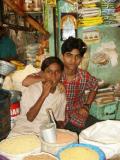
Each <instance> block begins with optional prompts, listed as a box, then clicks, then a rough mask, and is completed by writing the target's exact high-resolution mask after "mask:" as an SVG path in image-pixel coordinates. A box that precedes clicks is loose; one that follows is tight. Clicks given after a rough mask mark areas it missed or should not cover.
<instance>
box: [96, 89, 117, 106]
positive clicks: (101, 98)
mask: <svg viewBox="0 0 120 160" xmlns="http://www.w3.org/2000/svg"><path fill="white" fill-rule="evenodd" d="M114 101H115V96H114V90H113V88H112V87H109V88H105V89H98V93H97V94H96V97H95V102H96V104H106V103H110V102H114Z"/></svg>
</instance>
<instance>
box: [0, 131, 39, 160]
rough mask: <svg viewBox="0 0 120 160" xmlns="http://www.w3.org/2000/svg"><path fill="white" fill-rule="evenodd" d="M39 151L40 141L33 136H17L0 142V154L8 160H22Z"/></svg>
mask: <svg viewBox="0 0 120 160" xmlns="http://www.w3.org/2000/svg"><path fill="white" fill-rule="evenodd" d="M40 151H41V142H40V139H39V138H38V137H37V136H36V135H33V134H29V135H19V136H15V137H11V138H7V139H5V140H3V141H1V142H0V154H2V155H4V156H6V157H7V158H9V159H10V160H22V159H23V157H25V156H27V155H29V154H34V153H40Z"/></svg>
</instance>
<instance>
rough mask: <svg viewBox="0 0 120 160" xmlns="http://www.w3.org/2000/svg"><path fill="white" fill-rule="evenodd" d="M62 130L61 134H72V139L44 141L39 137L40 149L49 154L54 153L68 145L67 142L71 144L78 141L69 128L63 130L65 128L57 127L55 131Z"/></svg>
mask: <svg viewBox="0 0 120 160" xmlns="http://www.w3.org/2000/svg"><path fill="white" fill-rule="evenodd" d="M59 131H60V132H62V133H63V134H69V135H71V136H73V138H72V140H70V141H69V142H65V143H57V142H56V143H48V142H45V141H44V140H43V139H42V138H41V150H42V151H43V152H49V153H51V154H56V153H57V151H58V150H59V149H60V148H62V147H64V146H66V145H68V144H73V143H78V136H77V134H76V133H75V132H71V131H69V130H65V129H57V132H59Z"/></svg>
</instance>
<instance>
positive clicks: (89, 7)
mask: <svg viewBox="0 0 120 160" xmlns="http://www.w3.org/2000/svg"><path fill="white" fill-rule="evenodd" d="M102 23H103V18H102V16H101V8H100V0H82V1H81V3H79V6H78V26H79V27H81V26H82V27H86V26H95V25H98V24H102Z"/></svg>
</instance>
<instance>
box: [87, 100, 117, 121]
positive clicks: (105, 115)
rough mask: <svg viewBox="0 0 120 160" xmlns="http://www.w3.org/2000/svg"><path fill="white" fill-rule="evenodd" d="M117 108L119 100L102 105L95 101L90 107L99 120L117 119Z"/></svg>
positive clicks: (91, 112)
mask: <svg viewBox="0 0 120 160" xmlns="http://www.w3.org/2000/svg"><path fill="white" fill-rule="evenodd" d="M117 108H118V102H117V101H114V102H111V103H107V104H101V105H98V104H96V103H93V104H92V106H91V109H90V114H91V115H92V116H94V117H96V118H97V119H99V120H108V119H116V112H117Z"/></svg>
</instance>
